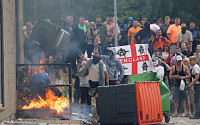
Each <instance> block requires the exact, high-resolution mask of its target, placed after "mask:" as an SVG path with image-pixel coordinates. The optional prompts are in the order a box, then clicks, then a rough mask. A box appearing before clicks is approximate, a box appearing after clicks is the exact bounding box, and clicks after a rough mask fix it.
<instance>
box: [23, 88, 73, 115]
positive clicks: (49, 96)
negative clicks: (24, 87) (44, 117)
mask: <svg viewBox="0 0 200 125" xmlns="http://www.w3.org/2000/svg"><path fill="white" fill-rule="evenodd" d="M37 96H38V98H39V100H36V99H33V100H31V101H30V103H29V105H28V106H27V105H24V106H23V107H22V109H38V108H50V109H52V110H56V111H57V115H59V114H60V113H61V112H63V111H64V109H65V108H69V100H68V99H66V98H65V97H64V96H61V97H57V96H55V93H54V92H53V91H51V89H49V88H48V89H47V91H46V99H45V100H44V99H43V98H42V97H41V96H39V95H37Z"/></svg>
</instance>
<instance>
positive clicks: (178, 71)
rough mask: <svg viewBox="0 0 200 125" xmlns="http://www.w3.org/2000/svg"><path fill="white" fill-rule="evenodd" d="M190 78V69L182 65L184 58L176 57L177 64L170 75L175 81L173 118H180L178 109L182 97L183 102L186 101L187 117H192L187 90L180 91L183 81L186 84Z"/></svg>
mask: <svg viewBox="0 0 200 125" xmlns="http://www.w3.org/2000/svg"><path fill="white" fill-rule="evenodd" d="M190 77H191V75H190V71H189V69H188V67H187V66H185V65H183V64H182V57H181V56H180V55H178V56H177V57H176V64H175V65H174V66H172V67H171V70H170V73H169V78H170V79H175V81H174V83H173V98H174V114H173V115H172V117H178V114H177V109H178V100H179V99H180V97H181V98H182V99H183V101H185V104H186V109H187V114H186V111H185V108H184V114H185V116H189V117H191V114H190V107H189V101H188V91H187V88H186V86H185V88H184V90H180V89H179V87H180V84H181V80H183V81H184V82H185V83H186V79H189V78H190Z"/></svg>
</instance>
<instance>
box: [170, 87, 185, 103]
mask: <svg viewBox="0 0 200 125" xmlns="http://www.w3.org/2000/svg"><path fill="white" fill-rule="evenodd" d="M173 99H174V100H179V99H181V100H188V90H187V88H186V86H185V89H184V90H183V91H182V90H179V86H173Z"/></svg>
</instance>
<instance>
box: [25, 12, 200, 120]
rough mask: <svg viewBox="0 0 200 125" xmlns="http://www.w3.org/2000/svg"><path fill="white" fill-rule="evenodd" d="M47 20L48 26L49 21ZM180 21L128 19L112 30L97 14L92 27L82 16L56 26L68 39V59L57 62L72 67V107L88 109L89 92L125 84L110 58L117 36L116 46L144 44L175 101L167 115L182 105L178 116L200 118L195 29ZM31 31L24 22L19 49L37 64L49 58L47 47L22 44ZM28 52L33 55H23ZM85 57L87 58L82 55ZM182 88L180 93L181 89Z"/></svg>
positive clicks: (198, 35)
mask: <svg viewBox="0 0 200 125" xmlns="http://www.w3.org/2000/svg"><path fill="white" fill-rule="evenodd" d="M47 21H49V22H50V20H49V19H48V20H47ZM35 22H36V21H35ZM180 22H181V19H180V18H178V17H177V18H175V19H174V20H172V19H170V17H169V16H166V17H165V18H164V21H163V19H162V18H159V19H157V18H153V19H152V21H151V23H150V22H149V21H148V20H147V18H142V20H141V22H140V21H137V20H134V18H133V17H129V18H128V20H127V23H126V24H125V25H123V24H119V25H118V24H117V29H116V30H115V23H114V20H113V18H112V17H107V18H106V21H105V22H103V21H102V18H101V16H100V15H97V16H96V22H89V21H88V20H85V18H84V17H83V16H81V17H80V18H79V23H76V22H75V21H74V20H73V17H72V16H67V17H66V19H65V20H60V24H59V25H60V27H61V28H63V29H64V30H66V31H67V32H69V33H70V34H71V40H70V44H71V45H70V46H72V47H71V49H70V50H68V53H69V52H70V54H68V53H66V52H64V54H63V55H59V59H58V60H59V63H71V65H72V69H73V71H74V75H73V78H75V86H74V102H76V103H78V102H79V99H80V98H81V103H82V104H87V105H91V97H90V95H89V94H88V93H89V90H90V88H96V87H97V86H99V85H118V84H126V83H127V80H126V79H125V78H126V76H124V69H123V66H122V63H121V62H120V61H119V60H118V59H117V58H116V57H115V54H116V50H115V49H114V48H112V47H114V46H115V42H114V41H115V31H116V32H117V41H118V45H119V46H124V45H134V44H148V50H149V53H150V55H151V56H152V62H153V65H154V68H153V69H152V71H153V72H157V74H158V75H159V76H160V78H161V79H162V80H163V81H164V82H165V83H166V85H167V86H168V87H169V89H170V91H171V92H170V93H171V97H170V98H171V99H174V110H175V111H174V114H173V115H172V116H173V117H177V116H178V110H179V107H180V106H181V105H180V104H181V101H182V104H183V109H184V113H183V114H181V116H183V117H190V118H191V119H200V80H199V73H200V68H199V65H200V45H199V44H200V30H198V28H197V27H196V26H195V23H194V22H190V24H189V27H187V24H186V23H184V22H182V23H180ZM32 27H33V26H32V24H31V22H27V24H26V27H25V28H24V37H25V42H24V46H25V48H26V47H29V48H32V47H35V46H37V47H35V48H36V49H34V48H33V49H25V58H26V59H28V60H29V61H32V63H38V60H39V59H40V58H44V56H49V55H50V53H49V48H45V47H43V46H42V45H40V44H39V43H38V42H35V41H34V42H27V41H29V36H30V34H31V30H32ZM30 43H31V44H30ZM30 46H31V47H30ZM30 51H34V53H33V55H32V56H30V55H29V54H28V53H31V52H30ZM35 52H36V53H35ZM85 52H87V57H85V56H84V53H85ZM58 53H59V52H58ZM58 53H55V56H57V55H56V54H58ZM77 53H78V54H77ZM37 55H39V56H37ZM36 58H38V59H36ZM122 81H123V82H122ZM182 86H184V89H181V87H182ZM190 104H191V105H192V111H191V110H190V107H191V106H190ZM192 114H194V115H193V116H192Z"/></svg>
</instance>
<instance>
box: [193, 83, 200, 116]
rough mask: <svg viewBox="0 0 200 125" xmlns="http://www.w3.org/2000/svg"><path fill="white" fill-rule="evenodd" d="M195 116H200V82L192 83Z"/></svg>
mask: <svg viewBox="0 0 200 125" xmlns="http://www.w3.org/2000/svg"><path fill="white" fill-rule="evenodd" d="M194 101H195V105H196V113H195V116H197V117H200V84H194Z"/></svg>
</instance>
